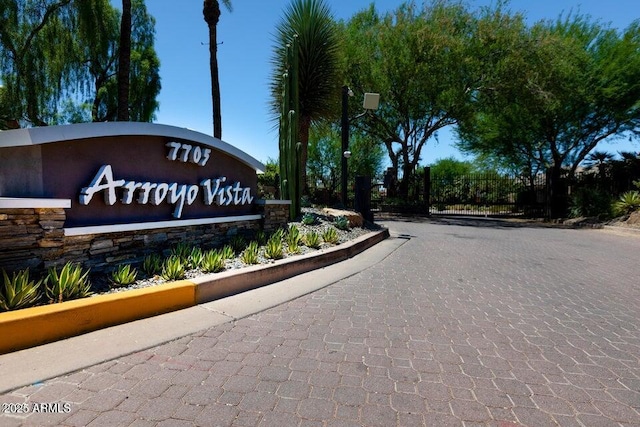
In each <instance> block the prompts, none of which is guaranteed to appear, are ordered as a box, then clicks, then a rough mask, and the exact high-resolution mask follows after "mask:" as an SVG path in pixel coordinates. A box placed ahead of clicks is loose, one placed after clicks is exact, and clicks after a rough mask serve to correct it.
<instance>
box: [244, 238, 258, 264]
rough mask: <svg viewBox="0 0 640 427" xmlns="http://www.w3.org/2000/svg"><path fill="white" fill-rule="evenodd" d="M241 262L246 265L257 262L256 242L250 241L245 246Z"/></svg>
mask: <svg viewBox="0 0 640 427" xmlns="http://www.w3.org/2000/svg"><path fill="white" fill-rule="evenodd" d="M241 259H242V262H244V263H245V264H248V265H253V264H257V263H258V242H255V241H254V242H251V243H249V245H248V246H247V247H246V249H245V250H244V252H242V256H241Z"/></svg>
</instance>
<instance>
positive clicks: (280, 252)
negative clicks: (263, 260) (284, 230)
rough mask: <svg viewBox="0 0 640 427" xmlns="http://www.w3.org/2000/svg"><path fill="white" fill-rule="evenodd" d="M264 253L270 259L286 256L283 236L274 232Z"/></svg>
mask: <svg viewBox="0 0 640 427" xmlns="http://www.w3.org/2000/svg"><path fill="white" fill-rule="evenodd" d="M264 255H265V256H266V257H267V258H270V259H280V258H282V257H283V256H284V249H283V247H282V238H281V237H279V236H277V235H276V234H274V235H273V236H271V238H270V239H269V241H267V244H266V246H265V248H264Z"/></svg>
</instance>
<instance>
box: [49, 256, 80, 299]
mask: <svg viewBox="0 0 640 427" xmlns="http://www.w3.org/2000/svg"><path fill="white" fill-rule="evenodd" d="M45 283H46V295H47V298H48V300H49V302H63V301H68V300H71V299H76V298H84V297H86V296H89V295H91V283H90V282H89V270H87V271H84V272H83V271H82V267H81V266H80V264H74V263H72V262H67V263H66V264H65V265H64V266H63V267H62V269H61V270H60V271H58V270H57V269H56V268H55V267H52V268H51V269H49V274H48V275H47V278H46V279H45Z"/></svg>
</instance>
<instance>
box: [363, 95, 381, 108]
mask: <svg viewBox="0 0 640 427" xmlns="http://www.w3.org/2000/svg"><path fill="white" fill-rule="evenodd" d="M379 104H380V94H379V93H365V94H364V102H363V103H362V107H363V108H364V109H365V110H377V109H378V105H379Z"/></svg>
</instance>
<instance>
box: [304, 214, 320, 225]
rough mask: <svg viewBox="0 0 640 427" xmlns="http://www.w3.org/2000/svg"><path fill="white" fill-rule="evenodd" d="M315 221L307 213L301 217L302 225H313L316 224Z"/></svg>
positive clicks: (314, 218) (313, 216)
mask: <svg viewBox="0 0 640 427" xmlns="http://www.w3.org/2000/svg"><path fill="white" fill-rule="evenodd" d="M316 221H317V218H316V216H315V215H314V214H312V213H310V212H307V213H306V214H304V215H303V216H302V223H303V224H304V225H313V224H315V223H316Z"/></svg>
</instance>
